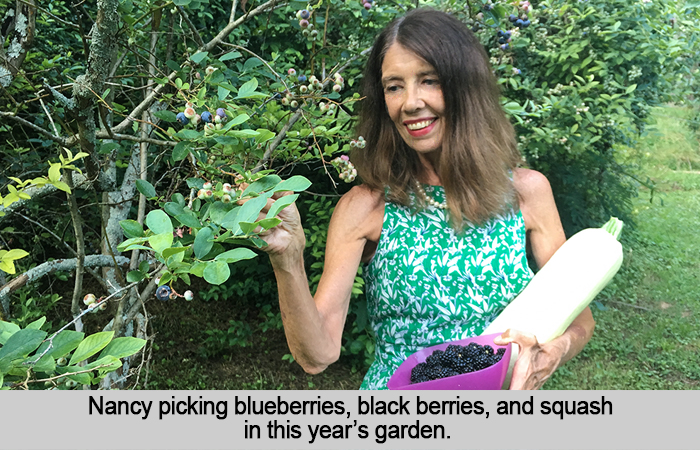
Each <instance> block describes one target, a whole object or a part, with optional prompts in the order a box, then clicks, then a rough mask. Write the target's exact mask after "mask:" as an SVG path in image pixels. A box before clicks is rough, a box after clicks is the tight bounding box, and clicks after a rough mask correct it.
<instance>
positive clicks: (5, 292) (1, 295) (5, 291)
mask: <svg viewBox="0 0 700 450" xmlns="http://www.w3.org/2000/svg"><path fill="white" fill-rule="evenodd" d="M114 262H115V261H114V260H113V259H112V258H111V257H110V256H108V255H89V256H86V257H85V267H110V266H113V265H114ZM116 262H117V263H118V264H120V265H126V264H128V263H129V260H128V259H127V258H126V257H124V256H117V257H116ZM75 266H76V260H75V259H74V258H71V259H57V260H54V261H47V262H45V263H42V264H39V265H38V266H36V267H34V268H32V269H29V270H28V271H26V272H24V273H23V274H22V275H20V276H18V277H16V278H14V279H12V280H11V281H10V282H9V283H7V284H5V285H4V286H2V287H1V288H0V304H2V307H3V309H4V311H5V315H6V316H7V317H9V315H10V314H9V309H10V300H9V298H8V296H9V295H10V294H11V293H12V292H14V291H16V290H17V289H19V288H21V287H22V286H25V285H26V284H27V283H31V282H33V281H36V280H38V279H39V278H41V277H43V276H44V275H48V274H50V273H53V272H56V271H59V270H60V271H65V272H68V271H71V270H75Z"/></svg>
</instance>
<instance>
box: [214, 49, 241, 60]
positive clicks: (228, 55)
mask: <svg viewBox="0 0 700 450" xmlns="http://www.w3.org/2000/svg"><path fill="white" fill-rule="evenodd" d="M240 57H241V54H240V53H238V52H237V51H232V52H228V53H225V54H223V55H222V56H221V58H219V61H222V62H223V61H228V60H230V59H236V58H240Z"/></svg>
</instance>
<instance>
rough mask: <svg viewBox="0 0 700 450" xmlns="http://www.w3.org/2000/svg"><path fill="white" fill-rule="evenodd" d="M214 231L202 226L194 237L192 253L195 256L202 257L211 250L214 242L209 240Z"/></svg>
mask: <svg viewBox="0 0 700 450" xmlns="http://www.w3.org/2000/svg"><path fill="white" fill-rule="evenodd" d="M213 235H214V233H213V232H212V230H211V228H208V227H207V228H202V229H201V230H199V232H198V233H197V237H195V238H194V246H193V247H194V254H195V256H196V257H197V258H199V259H202V258H204V257H205V256H206V255H207V253H209V252H210V251H211V248H212V247H213V246H214V243H213V242H211V241H210V239H211V238H212V236H213Z"/></svg>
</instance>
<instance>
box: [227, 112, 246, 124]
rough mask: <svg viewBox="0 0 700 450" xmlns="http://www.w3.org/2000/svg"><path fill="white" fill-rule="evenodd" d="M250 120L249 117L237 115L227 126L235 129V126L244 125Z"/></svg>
mask: <svg viewBox="0 0 700 450" xmlns="http://www.w3.org/2000/svg"><path fill="white" fill-rule="evenodd" d="M248 119H250V116H249V115H248V114H245V113H244V114H239V115H237V116H236V117H234V118H233V119H231V121H230V122H229V123H228V124H227V125H228V126H229V127H235V126H236V125H240V124H242V123H245V122H246V121H248Z"/></svg>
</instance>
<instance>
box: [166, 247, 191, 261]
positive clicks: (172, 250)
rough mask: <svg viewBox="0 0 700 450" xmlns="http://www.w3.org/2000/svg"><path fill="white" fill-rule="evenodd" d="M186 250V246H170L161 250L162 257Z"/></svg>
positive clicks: (168, 256)
mask: <svg viewBox="0 0 700 450" xmlns="http://www.w3.org/2000/svg"><path fill="white" fill-rule="evenodd" d="M186 250H187V247H170V248H166V249H165V250H163V258H165V259H168V258H170V257H171V256H173V255H176V254H178V253H183V252H185V251H186Z"/></svg>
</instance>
